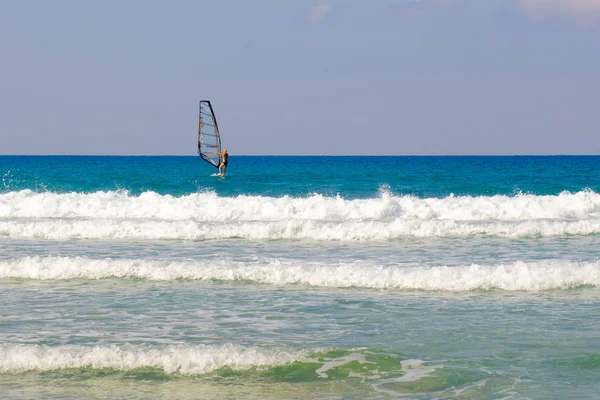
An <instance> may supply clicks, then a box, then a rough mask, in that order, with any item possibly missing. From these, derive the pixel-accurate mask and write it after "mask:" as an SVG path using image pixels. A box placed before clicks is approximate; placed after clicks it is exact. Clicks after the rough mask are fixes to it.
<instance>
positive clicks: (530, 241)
mask: <svg viewBox="0 0 600 400" xmlns="http://www.w3.org/2000/svg"><path fill="white" fill-rule="evenodd" d="M215 172H216V169H214V168H212V167H211V166H210V165H208V164H206V163H205V162H203V161H202V160H201V159H199V158H198V157H13V156H4V157H0V177H1V178H2V179H1V181H0V388H1V390H0V398H7V399H9V398H10V399H13V398H58V399H80V398H112V399H125V398H127V399H148V398H163V399H181V398H204V399H210V398H214V399H221V398H250V399H263V398H271V399H282V398H290V399H292V398H303V399H304V398H329V399H341V398H344V399H347V398H349V399H352V398H355V399H395V398H407V399H479V398H489V399H499V398H506V399H548V398H555V399H566V398H573V399H582V398H597V396H598V393H600V157H241V156H237V157H236V156H235V155H234V156H231V158H230V163H229V167H228V171H227V176H226V177H224V178H221V177H215V176H211V175H213V174H214V173H215Z"/></svg>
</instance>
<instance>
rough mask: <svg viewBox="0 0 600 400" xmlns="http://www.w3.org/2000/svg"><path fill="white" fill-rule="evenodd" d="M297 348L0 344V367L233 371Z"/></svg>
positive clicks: (279, 359)
mask: <svg viewBox="0 0 600 400" xmlns="http://www.w3.org/2000/svg"><path fill="white" fill-rule="evenodd" d="M305 353H306V352H305V351H301V350H281V349H279V350H277V349H265V348H260V347H242V346H237V345H233V344H225V345H222V346H219V345H210V346H205V345H197V346H190V345H185V346H184V345H181V346H163V347H157V346H154V347H153V346H125V347H118V346H108V347H101V346H96V347H86V346H58V347H48V346H38V345H10V344H1V345H0V372H2V373H22V372H26V371H52V370H59V369H66V368H87V367H91V368H95V369H101V368H111V369H115V370H119V371H129V370H133V369H137V368H157V369H161V370H163V371H164V372H166V373H169V374H172V373H179V374H183V375H191V374H206V373H210V372H212V371H216V370H218V369H221V368H224V367H228V368H231V369H233V370H247V369H251V368H268V367H272V366H279V365H285V364H288V363H291V362H293V361H296V360H299V359H301V358H303V357H304V356H305Z"/></svg>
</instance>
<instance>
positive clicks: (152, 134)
mask: <svg viewBox="0 0 600 400" xmlns="http://www.w3.org/2000/svg"><path fill="white" fill-rule="evenodd" d="M0 10H1V11H0V154H23V155H30V154H75V155H96V154H99V155H107V154H111V155H194V154H195V152H196V136H197V126H198V101H199V100H204V99H208V100H211V103H212V105H213V107H214V110H215V113H216V115H217V119H218V122H219V127H220V131H221V136H222V141H223V144H224V146H225V147H226V148H227V149H228V151H229V153H230V154H232V155H242V154H243V155H501V154H502V155H520V154H534V155H546V154H600V0H370V1H365V0H361V1H359V0H331V1H325V0H321V1H309V0H252V1H249V0H218V1H217V0H213V1H203V0H172V1H158V0H104V1H93V2H92V1H80V0H53V1H46V0H43V1H42V0H0Z"/></svg>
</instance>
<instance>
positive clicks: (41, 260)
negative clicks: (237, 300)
mask: <svg viewBox="0 0 600 400" xmlns="http://www.w3.org/2000/svg"><path fill="white" fill-rule="evenodd" d="M10 278H18V279H36V280H48V279H56V280H61V279H105V278H127V279H147V280H159V281H174V280H178V279H189V280H223V281H240V280H246V281H252V282H256V283H262V284H270V285H310V286H317V287H338V288H344V287H359V288H373V289H405V290H438V291H469V290H476V289H480V290H481V289H483V290H487V289H501V290H508V291H539V290H550V289H569V288H574V287H578V286H583V285H589V286H600V261H593V262H574V261H566V260H544V261H535V262H521V261H518V262H515V263H511V264H499V265H476V264H472V265H464V266H435V267H426V266H419V265H399V266H382V265H377V264H369V263H358V262H354V263H335V264H328V263H324V262H311V263H304V262H302V261H294V260H278V259H264V260H256V261H251V262H237V261H232V260H221V261H158V260H121V259H89V258H79V257H78V258H69V257H37V256H36V257H25V258H21V259H13V260H2V261H0V279H10Z"/></svg>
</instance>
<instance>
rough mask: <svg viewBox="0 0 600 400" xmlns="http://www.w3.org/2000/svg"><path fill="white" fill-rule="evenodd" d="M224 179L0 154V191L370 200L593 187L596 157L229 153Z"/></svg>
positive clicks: (136, 161) (150, 162)
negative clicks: (386, 194) (381, 195)
mask: <svg viewBox="0 0 600 400" xmlns="http://www.w3.org/2000/svg"><path fill="white" fill-rule="evenodd" d="M230 160H231V161H230V163H229V167H228V174H227V177H226V178H225V179H220V178H218V177H213V176H210V175H211V174H214V173H216V172H217V170H216V168H213V167H212V166H210V165H209V164H207V163H205V162H203V161H202V160H201V159H200V158H199V157H168V156H165V157H116V156H115V157H113V156H106V157H87V156H35V157H30V156H3V157H0V173H1V174H2V185H3V186H2V187H0V190H3V191H14V190H22V189H31V190H34V191H45V190H47V191H52V192H59V193H67V192H86V193H89V192H94V191H98V190H105V191H106V190H119V189H121V190H123V189H124V190H128V191H130V192H131V193H132V194H140V193H142V192H144V191H155V192H157V193H160V194H172V195H175V196H179V195H184V194H190V193H195V192H197V191H199V190H205V189H212V190H214V191H216V192H217V193H218V194H220V195H223V196H237V195H240V194H245V195H263V196H276V197H278V196H283V195H289V196H307V195H310V194H313V193H319V194H324V195H333V196H335V195H338V194H339V195H341V196H343V197H345V198H349V199H353V198H370V197H373V196H376V195H377V193H378V192H379V191H380V190H381V189H382V187H386V188H388V189H389V190H390V191H391V192H393V193H396V194H410V195H415V196H418V197H445V196H448V195H450V194H454V195H458V196H462V195H470V196H493V195H496V194H503V195H514V194H516V193H519V192H522V193H530V194H538V195H547V194H558V193H560V192H562V191H564V190H568V191H571V192H577V191H581V190H583V189H586V188H587V189H591V190H593V191H595V192H600V157H599V156H548V157H541V156H514V157H510V156H506V157H491V156H490V157H485V156H481V157H479V156H467V157H452V156H447V157H328V156H323V157H283V156H268V157H261V156H231V158H230Z"/></svg>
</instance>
